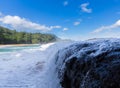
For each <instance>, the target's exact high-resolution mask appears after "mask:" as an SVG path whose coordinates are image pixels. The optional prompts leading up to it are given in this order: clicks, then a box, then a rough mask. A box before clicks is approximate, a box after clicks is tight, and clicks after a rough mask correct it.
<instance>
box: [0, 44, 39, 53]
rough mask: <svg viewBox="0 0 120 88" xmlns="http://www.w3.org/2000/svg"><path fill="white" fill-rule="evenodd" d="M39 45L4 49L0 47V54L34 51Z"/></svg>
mask: <svg viewBox="0 0 120 88" xmlns="http://www.w3.org/2000/svg"><path fill="white" fill-rule="evenodd" d="M39 46H40V45H39V44H36V45H28V46H27V45H25V46H6V47H0V52H14V51H20V50H23V49H34V48H37V47H39Z"/></svg>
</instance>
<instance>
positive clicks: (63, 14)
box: [0, 0, 120, 40]
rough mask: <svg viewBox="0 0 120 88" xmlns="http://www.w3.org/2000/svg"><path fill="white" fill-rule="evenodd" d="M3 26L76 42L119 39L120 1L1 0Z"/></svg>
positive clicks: (0, 13)
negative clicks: (92, 39) (52, 35)
mask: <svg viewBox="0 0 120 88" xmlns="http://www.w3.org/2000/svg"><path fill="white" fill-rule="evenodd" d="M0 25H2V26H5V27H9V28H11V29H16V30H18V31H29V32H43V33H53V34H55V35H57V36H58V37H61V38H67V39H69V38H70V39H75V40H84V39H89V38H104V37H105V38H106V37H120V0H0Z"/></svg>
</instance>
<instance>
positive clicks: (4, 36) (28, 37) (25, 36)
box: [0, 26, 57, 44]
mask: <svg viewBox="0 0 120 88" xmlns="http://www.w3.org/2000/svg"><path fill="white" fill-rule="evenodd" d="M56 39H57V37H56V36H55V35H53V34H43V33H28V32H18V31H16V30H10V29H8V28H5V27H2V26H0V44H36V43H48V42H53V41H56Z"/></svg>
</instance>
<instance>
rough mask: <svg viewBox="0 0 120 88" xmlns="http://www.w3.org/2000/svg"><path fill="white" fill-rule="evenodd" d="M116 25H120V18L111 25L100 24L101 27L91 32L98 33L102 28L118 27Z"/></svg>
mask: <svg viewBox="0 0 120 88" xmlns="http://www.w3.org/2000/svg"><path fill="white" fill-rule="evenodd" d="M118 27H120V20H118V21H117V22H116V23H114V24H112V25H109V26H102V27H100V28H98V29H96V30H94V31H93V32H92V33H99V32H101V31H104V30H110V29H115V28H118Z"/></svg>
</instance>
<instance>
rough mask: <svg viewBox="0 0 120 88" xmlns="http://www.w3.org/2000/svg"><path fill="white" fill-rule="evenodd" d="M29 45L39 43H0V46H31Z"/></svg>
mask: <svg viewBox="0 0 120 88" xmlns="http://www.w3.org/2000/svg"><path fill="white" fill-rule="evenodd" d="M31 45H39V44H0V48H1V47H10V46H31Z"/></svg>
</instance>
